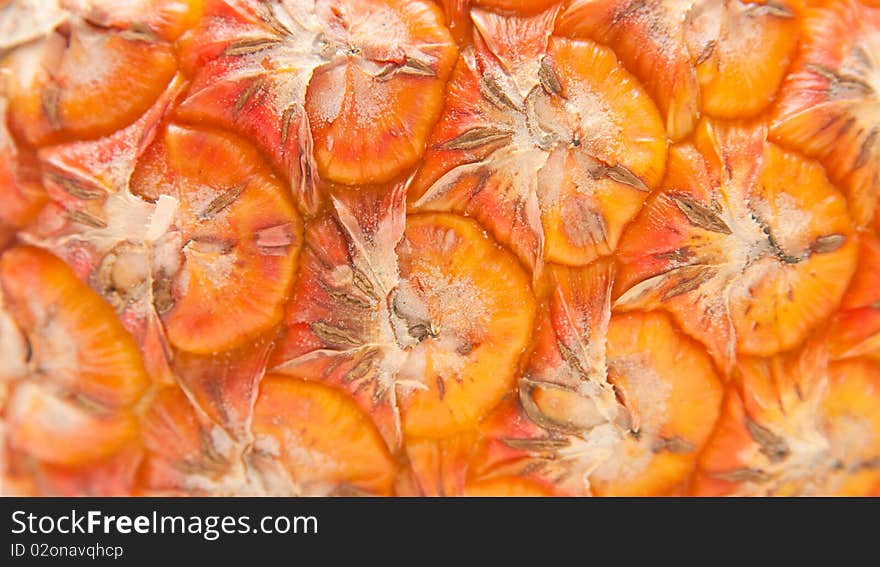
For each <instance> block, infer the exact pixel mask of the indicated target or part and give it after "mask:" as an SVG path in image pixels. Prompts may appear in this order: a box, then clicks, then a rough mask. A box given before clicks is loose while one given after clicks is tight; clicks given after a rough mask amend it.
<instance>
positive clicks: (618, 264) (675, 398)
mask: <svg viewBox="0 0 880 567" xmlns="http://www.w3.org/2000/svg"><path fill="white" fill-rule="evenodd" d="M878 64H880V9H878V8H877V7H876V3H872V2H868V1H867V0H646V1H635V0H436V1H432V0H410V1H402V0H357V1H355V0H128V1H126V2H111V1H110V0H45V1H42V2H35V1H34V0H7V1H5V2H2V1H0V114H2V116H3V120H2V121H0V440H2V445H0V490H2V492H3V493H4V494H24V495H46V494H52V495H144V496H149V495H364V496H425V495H443V496H458V495H472V496H553V495H565V496H586V495H597V496H601V495H750V496H757V495H762V496H763V495H786V496H787V495H880V291H878V290H880V232H878V231H880V207H878V206H877V200H878V188H880V173H878V172H880V150H878V148H880V134H878V132H880V98H878V96H880V95H878V93H880V71H878Z"/></svg>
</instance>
